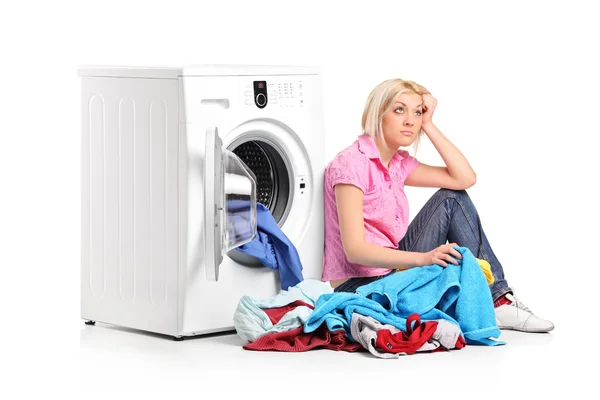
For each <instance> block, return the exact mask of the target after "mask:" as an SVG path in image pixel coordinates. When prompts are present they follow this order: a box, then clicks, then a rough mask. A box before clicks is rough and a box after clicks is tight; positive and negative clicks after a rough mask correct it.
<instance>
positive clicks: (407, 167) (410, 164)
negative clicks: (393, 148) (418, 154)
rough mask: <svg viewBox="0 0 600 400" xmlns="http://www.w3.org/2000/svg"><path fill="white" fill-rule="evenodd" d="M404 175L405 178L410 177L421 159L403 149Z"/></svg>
mask: <svg viewBox="0 0 600 400" xmlns="http://www.w3.org/2000/svg"><path fill="white" fill-rule="evenodd" d="M401 154H402V157H403V159H402V175H403V176H404V179H406V178H408V176H409V175H410V174H411V173H412V172H413V171H414V170H415V168H417V167H418V166H419V164H420V162H419V160H417V159H416V158H414V157H413V156H411V155H410V154H408V151H404V150H403V151H402V153H401Z"/></svg>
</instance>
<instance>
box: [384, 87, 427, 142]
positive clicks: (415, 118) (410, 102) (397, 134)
mask: <svg viewBox="0 0 600 400" xmlns="http://www.w3.org/2000/svg"><path fill="white" fill-rule="evenodd" d="M422 123H423V98H422V97H421V95H419V94H416V93H402V94H401V95H400V96H399V97H398V99H397V100H396V102H395V103H394V104H393V105H392V109H391V111H389V112H388V113H387V114H385V115H384V116H383V121H382V122H381V125H382V127H383V137H384V139H385V141H386V143H387V145H388V147H389V148H390V149H394V150H397V149H398V148H400V147H408V146H410V145H411V144H412V143H413V142H414V141H415V139H416V138H417V135H418V134H419V132H420V131H421V124H422Z"/></svg>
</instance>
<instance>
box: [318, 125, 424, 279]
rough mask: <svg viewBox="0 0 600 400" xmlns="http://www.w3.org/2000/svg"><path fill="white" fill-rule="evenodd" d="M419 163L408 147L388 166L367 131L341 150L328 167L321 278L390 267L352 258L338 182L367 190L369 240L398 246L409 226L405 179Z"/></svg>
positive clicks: (380, 272) (365, 207) (369, 273)
mask: <svg viewBox="0 0 600 400" xmlns="http://www.w3.org/2000/svg"><path fill="white" fill-rule="evenodd" d="M418 165H419V161H417V159H416V158H414V157H412V156H411V155H409V154H408V152H407V151H404V150H399V151H398V152H397V153H396V154H395V155H394V157H393V158H392V160H391V161H390V164H389V168H386V167H385V166H384V165H383V163H382V162H381V159H380V157H379V151H378V150H377V146H376V145H375V142H374V141H373V139H371V137H369V136H368V135H367V134H362V135H360V136H359V137H358V139H357V140H356V141H355V142H354V143H353V144H352V145H350V146H348V147H347V148H345V149H344V150H342V151H340V152H339V153H338V154H337V155H336V156H335V158H334V159H333V160H332V161H331V162H330V163H329V164H328V165H327V168H326V170H325V180H324V183H325V187H324V195H325V199H324V201H325V253H324V259H323V274H322V277H321V280H322V281H324V282H326V281H330V280H334V279H345V278H354V277H366V276H378V275H383V274H386V273H388V272H389V271H390V270H389V269H386V268H376V267H369V266H366V265H361V264H352V263H350V262H349V261H348V259H347V258H346V254H345V253H344V247H343V246H342V237H341V235H340V223H339V219H338V214H337V207H336V204H335V190H334V187H335V185H337V184H338V183H346V184H351V185H354V186H356V187H357V188H359V189H360V190H362V192H363V193H364V201H363V217H364V221H365V241H367V242H369V243H372V244H376V245H379V246H383V247H389V248H392V249H395V248H397V247H398V242H400V240H401V239H402V238H403V237H404V235H405V234H406V230H407V228H408V199H407V198H406V195H405V194H404V181H405V180H406V177H407V176H408V175H410V173H411V172H412V171H414V169H415V168H416V167H417V166H418Z"/></svg>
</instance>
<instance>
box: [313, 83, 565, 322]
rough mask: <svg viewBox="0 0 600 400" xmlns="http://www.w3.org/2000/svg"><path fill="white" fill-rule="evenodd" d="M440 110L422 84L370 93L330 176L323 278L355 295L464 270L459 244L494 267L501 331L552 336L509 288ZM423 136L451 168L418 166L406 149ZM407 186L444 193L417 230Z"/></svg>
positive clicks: (471, 175)
mask: <svg viewBox="0 0 600 400" xmlns="http://www.w3.org/2000/svg"><path fill="white" fill-rule="evenodd" d="M436 105H437V100H436V99H435V98H434V97H433V96H432V95H431V94H430V93H429V92H428V91H427V90H426V89H425V88H424V87H423V86H421V85H419V84H417V83H415V82H412V81H406V80H402V79H390V80H386V81H384V82H382V83H381V84H379V85H378V86H377V87H376V88H375V89H373V91H372V92H371V94H370V95H369V97H368V99H367V102H366V105H365V109H364V112H363V116H362V129H363V132H364V133H363V134H362V135H360V136H359V137H358V139H357V140H356V141H355V142H354V143H353V144H352V145H351V146H349V147H347V148H346V149H344V150H342V151H341V152H340V153H338V154H337V156H336V157H335V158H334V159H333V160H332V161H331V162H330V163H329V165H328V166H327V169H326V172H325V254H324V266H323V267H324V268H323V275H322V280H323V281H330V284H331V286H332V287H333V288H334V290H335V291H337V292H354V291H355V290H356V288H358V287H359V286H362V285H365V284H367V283H370V282H373V281H375V280H377V279H381V278H383V277H384V276H386V275H387V274H390V273H393V272H396V271H397V270H404V269H408V268H416V267H421V266H425V265H431V264H438V265H440V266H442V267H446V266H448V264H450V263H452V264H458V261H457V260H456V259H460V258H461V255H460V253H459V252H458V251H456V250H455V249H454V248H453V246H462V247H466V248H468V249H469V250H471V252H472V253H473V255H474V256H475V257H477V258H480V259H484V260H487V261H488V262H489V263H490V265H491V269H492V273H493V275H494V279H495V280H494V283H493V284H492V285H491V286H490V290H491V293H492V298H493V300H494V307H495V312H496V322H497V324H498V327H499V328H501V329H514V330H519V331H523V332H548V331H551V330H552V329H554V325H553V324H552V323H551V322H550V321H546V320H543V319H541V318H538V317H537V316H535V315H534V314H533V313H532V312H531V310H529V309H528V308H527V307H526V306H525V305H524V304H523V303H521V302H520V301H519V300H518V299H517V297H516V296H515V295H514V294H513V291H512V289H511V288H510V287H509V286H508V283H507V282H506V279H505V278H504V271H503V269H502V265H501V264H500V262H499V261H498V259H497V258H496V255H495V254H494V252H493V251H492V248H491V246H490V244H489V242H488V240H487V238H486V236H485V234H484V232H483V229H482V228H481V223H480V220H479V215H478V214H477V211H476V209H475V206H474V205H473V202H472V201H471V199H470V198H469V196H468V194H467V192H466V191H465V189H468V188H469V187H471V186H473V185H474V184H475V182H476V175H475V172H474V171H473V168H471V166H470V165H469V162H468V161H467V159H466V158H465V157H464V155H463V154H462V153H461V152H460V151H459V150H458V149H457V148H456V147H455V146H454V145H453V144H452V143H451V142H450V141H449V140H448V139H447V138H446V137H445V136H444V135H443V134H442V132H440V130H439V129H438V128H437V127H436V126H435V125H434V123H433V122H432V116H433V112H434V110H435V107H436ZM423 134H425V135H427V137H428V138H429V139H430V140H431V142H432V143H433V145H434V146H435V148H436V150H437V151H438V152H439V154H440V156H441V157H442V159H443V160H444V163H445V164H446V166H445V167H435V166H430V165H427V164H423V163H420V162H419V161H417V159H415V158H414V157H412V156H410V155H409V154H408V152H406V151H404V150H398V149H399V148H402V147H408V146H410V145H412V144H414V145H415V147H418V141H419V138H420V136H422V135H423ZM404 185H408V186H419V187H437V188H441V189H440V190H439V191H437V192H436V193H435V194H434V195H433V196H432V197H431V199H430V200H429V201H428V202H427V203H426V204H425V205H424V206H423V209H422V210H421V211H420V212H419V213H418V214H417V216H416V217H415V218H414V220H413V221H412V222H411V224H410V225H408V215H409V214H408V200H407V198H406V195H405V194H404ZM446 242H449V243H448V244H446ZM455 258H456V259H455Z"/></svg>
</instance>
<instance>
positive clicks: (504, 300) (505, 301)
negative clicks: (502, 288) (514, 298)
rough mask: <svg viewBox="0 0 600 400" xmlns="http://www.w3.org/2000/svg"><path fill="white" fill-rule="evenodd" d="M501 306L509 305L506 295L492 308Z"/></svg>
mask: <svg viewBox="0 0 600 400" xmlns="http://www.w3.org/2000/svg"><path fill="white" fill-rule="evenodd" d="M503 304H510V300H508V299H507V298H506V295H502V296H501V297H499V298H498V300H496V301H495V302H494V308H496V307H500V306H501V305H503Z"/></svg>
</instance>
